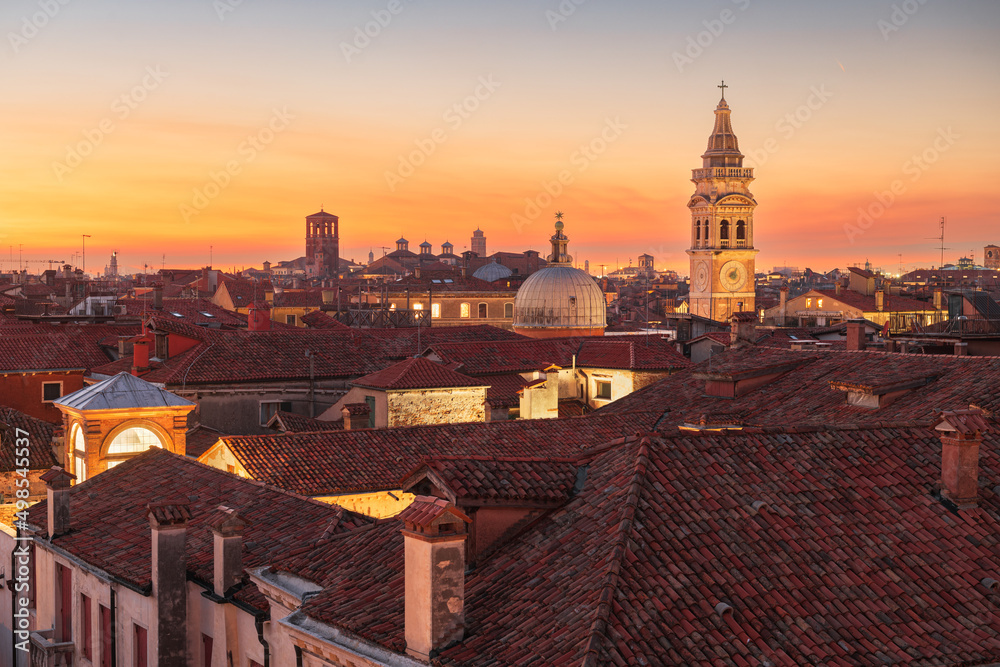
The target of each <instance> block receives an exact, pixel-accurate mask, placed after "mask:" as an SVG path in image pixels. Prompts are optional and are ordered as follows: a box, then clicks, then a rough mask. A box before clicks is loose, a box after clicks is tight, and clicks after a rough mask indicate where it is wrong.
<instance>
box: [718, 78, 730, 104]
mask: <svg viewBox="0 0 1000 667" xmlns="http://www.w3.org/2000/svg"><path fill="white" fill-rule="evenodd" d="M728 87H729V86H727V85H726V80H725V79H723V80H722V85H721V86H716V88H721V89H722V99H726V88H728Z"/></svg>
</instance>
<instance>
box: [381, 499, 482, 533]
mask: <svg viewBox="0 0 1000 667" xmlns="http://www.w3.org/2000/svg"><path fill="white" fill-rule="evenodd" d="M446 514H451V515H454V516H456V517H458V518H460V519H461V520H462V521H463V522H465V523H471V521H472V520H471V519H469V517H467V516H465V514H463V513H462V512H461V511H459V510H458V509H456V508H455V506H454V505H452V504H451V503H449V502H448V501H447V500H442V499H441V498H434V497H433V496H416V497H415V498H414V499H413V502H412V503H410V504H409V505H407V506H406V509H404V510H403V511H402V512H400V513H399V514H397V515H396V519H398V520H399V521H401V522H402V523H404V524H414V525H417V526H424V527H428V526H432V525H434V523H435V522H437V520H438V519H440V518H441V517H443V516H445V515H446Z"/></svg>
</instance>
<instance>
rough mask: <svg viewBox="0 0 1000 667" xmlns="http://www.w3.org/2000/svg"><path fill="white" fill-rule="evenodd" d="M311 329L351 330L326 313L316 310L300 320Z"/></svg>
mask: <svg viewBox="0 0 1000 667" xmlns="http://www.w3.org/2000/svg"><path fill="white" fill-rule="evenodd" d="M299 319H300V320H302V322H303V323H305V325H306V326H307V327H309V328H310V329H349V328H350V327H348V326H347V325H346V324H342V323H340V322H338V321H337V320H335V319H333V318H332V317H330V316H329V315H327V314H326V313H324V312H322V311H319V310H314V311H312V312H311V313H306V314H305V315H303V316H302V317H300V318H299Z"/></svg>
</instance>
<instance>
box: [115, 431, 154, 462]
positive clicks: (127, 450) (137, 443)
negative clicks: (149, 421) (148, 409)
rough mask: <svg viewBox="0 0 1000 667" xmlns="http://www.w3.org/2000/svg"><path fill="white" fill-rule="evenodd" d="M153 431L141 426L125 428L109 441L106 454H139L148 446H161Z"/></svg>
mask: <svg viewBox="0 0 1000 667" xmlns="http://www.w3.org/2000/svg"><path fill="white" fill-rule="evenodd" d="M162 446H163V445H162V444H160V439H159V438H158V437H157V435H156V434H155V433H153V432H152V431H150V430H149V429H148V428H145V427H142V426H133V427H131V428H127V429H125V430H124V431H122V432H121V433H119V434H118V435H116V436H115V439H114V440H112V441H111V444H110V445H109V446H108V454H109V455H110V454H140V453H142V452H144V451H146V450H147V449H149V448H150V447H162Z"/></svg>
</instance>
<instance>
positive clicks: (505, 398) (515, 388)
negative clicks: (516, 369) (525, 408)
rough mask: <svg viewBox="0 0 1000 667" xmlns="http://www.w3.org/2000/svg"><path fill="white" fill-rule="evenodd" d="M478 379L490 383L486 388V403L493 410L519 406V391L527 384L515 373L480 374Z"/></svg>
mask: <svg viewBox="0 0 1000 667" xmlns="http://www.w3.org/2000/svg"><path fill="white" fill-rule="evenodd" d="M478 379H479V380H481V381H482V382H483V383H484V384H488V385H490V388H489V389H487V390H486V403H487V404H488V405H489V406H490V407H491V408H493V409H495V410H500V409H504V408H508V409H509V408H516V407H518V406H520V404H521V397H520V394H519V392H520V391H521V389H523V388H524V387H525V386H527V385H528V381H527V380H525V379H524V378H522V377H521V376H520V375H518V374H517V373H509V374H506V375H480V376H479V378H478Z"/></svg>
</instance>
